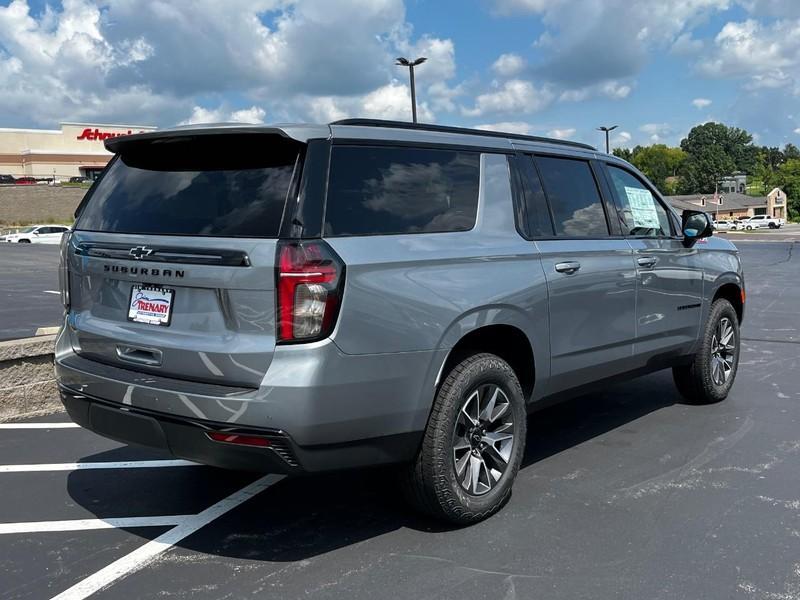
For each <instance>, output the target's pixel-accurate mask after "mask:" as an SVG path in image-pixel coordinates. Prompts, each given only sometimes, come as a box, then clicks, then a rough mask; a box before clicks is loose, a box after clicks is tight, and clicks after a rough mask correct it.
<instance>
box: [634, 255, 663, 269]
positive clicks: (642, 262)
mask: <svg viewBox="0 0 800 600" xmlns="http://www.w3.org/2000/svg"><path fill="white" fill-rule="evenodd" d="M657 262H658V259H657V258H656V257H655V256H640V257H639V258H637V259H636V264H638V265H639V266H640V267H653V266H655V264H656V263H657Z"/></svg>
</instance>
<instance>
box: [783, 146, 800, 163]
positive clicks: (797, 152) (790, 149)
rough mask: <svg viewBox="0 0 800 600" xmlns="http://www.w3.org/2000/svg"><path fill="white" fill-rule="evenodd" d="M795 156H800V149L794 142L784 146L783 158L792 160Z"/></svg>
mask: <svg viewBox="0 0 800 600" xmlns="http://www.w3.org/2000/svg"><path fill="white" fill-rule="evenodd" d="M793 158H800V149H799V148H798V147H797V146H795V145H794V144H786V145H785V146H784V147H783V159H784V160H791V159H793Z"/></svg>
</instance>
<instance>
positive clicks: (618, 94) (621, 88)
mask: <svg viewBox="0 0 800 600" xmlns="http://www.w3.org/2000/svg"><path fill="white" fill-rule="evenodd" d="M631 89H632V88H631V86H630V85H629V84H626V83H622V82H619V81H615V80H610V81H603V82H601V83H598V84H595V85H589V86H586V87H582V88H578V89H567V90H564V91H563V92H561V94H560V95H559V97H558V99H559V100H561V101H562V102H583V101H584V100H588V99H590V98H593V97H596V96H601V97H605V98H611V99H612V100H623V99H624V98H627V97H628V95H629V94H630V93H631Z"/></svg>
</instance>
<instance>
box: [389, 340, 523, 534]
mask: <svg viewBox="0 0 800 600" xmlns="http://www.w3.org/2000/svg"><path fill="white" fill-rule="evenodd" d="M526 418H527V413H526V410H525V399H524V397H523V394H522V388H521V387H520V384H519V380H518V379H517V376H516V374H515V373H514V370H513V369H512V368H511V367H510V366H509V365H508V363H507V362H506V361H504V360H503V359H501V358H500V357H498V356H495V355H494V354H476V355H473V356H470V357H469V358H466V359H464V360H463V361H461V362H460V363H459V364H458V365H456V366H455V367H454V368H453V369H452V370H451V371H450V373H449V374H448V375H447V377H446V378H445V380H444V382H443V383H442V385H441V387H440V388H439V392H438V393H437V394H436V399H435V400H434V404H433V409H432V411H431V416H430V418H429V421H428V426H427V428H426V430H425V436H424V438H423V441H422V445H421V447H420V450H419V452H418V454H417V457H416V459H415V460H414V462H413V463H412V464H411V465H409V466H408V467H407V470H406V477H405V482H404V485H405V489H404V491H405V494H406V496H407V498H408V499H409V501H410V502H411V503H412V504H413V505H414V506H415V507H416V508H418V509H420V510H422V511H423V512H426V513H428V514H430V515H433V516H435V517H437V518H440V519H444V520H447V521H450V522H453V523H457V524H468V523H475V522H477V521H480V520H482V519H485V518H487V517H489V516H490V515H492V514H494V513H495V512H497V511H498V510H499V509H500V508H502V506H503V505H504V504H505V503H506V502H507V501H508V499H509V497H510V496H511V487H512V485H513V483H514V479H515V477H516V475H517V471H518V470H519V466H520V463H521V462H522V454H523V451H524V449H525V435H526V431H527V423H526Z"/></svg>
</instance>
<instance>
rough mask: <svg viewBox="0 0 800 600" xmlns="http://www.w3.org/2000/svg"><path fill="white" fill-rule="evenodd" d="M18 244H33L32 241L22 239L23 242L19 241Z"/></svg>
mask: <svg viewBox="0 0 800 600" xmlns="http://www.w3.org/2000/svg"><path fill="white" fill-rule="evenodd" d="M17 243H18V244H30V243H31V241H30V240H26V239H25V238H22V239H21V240H19V241H18V242H17Z"/></svg>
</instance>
